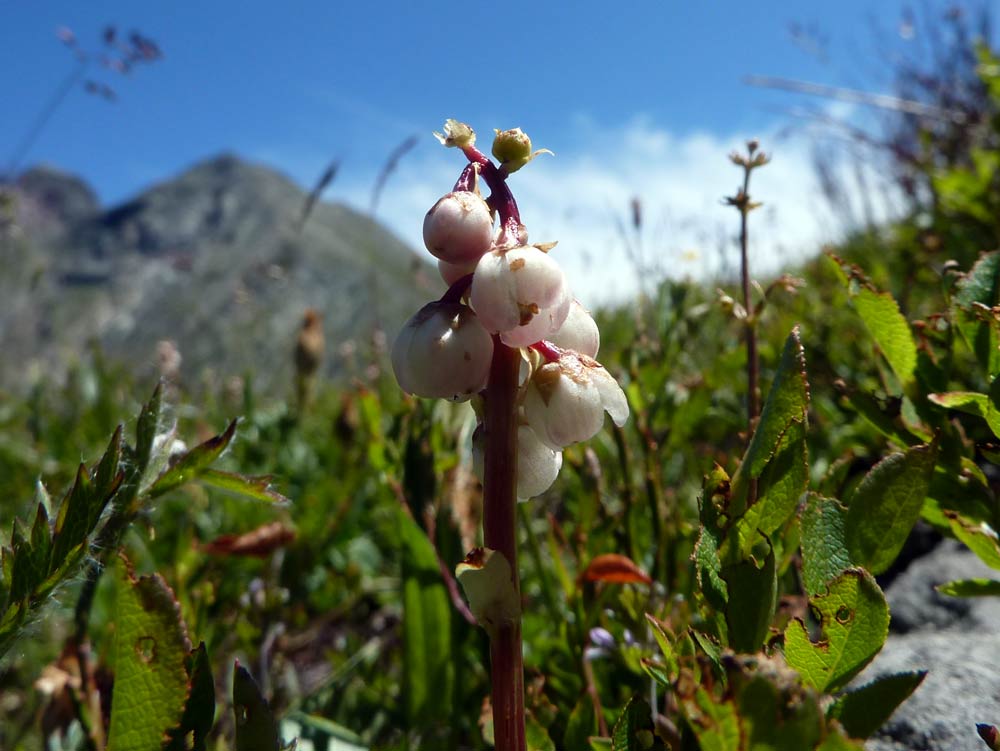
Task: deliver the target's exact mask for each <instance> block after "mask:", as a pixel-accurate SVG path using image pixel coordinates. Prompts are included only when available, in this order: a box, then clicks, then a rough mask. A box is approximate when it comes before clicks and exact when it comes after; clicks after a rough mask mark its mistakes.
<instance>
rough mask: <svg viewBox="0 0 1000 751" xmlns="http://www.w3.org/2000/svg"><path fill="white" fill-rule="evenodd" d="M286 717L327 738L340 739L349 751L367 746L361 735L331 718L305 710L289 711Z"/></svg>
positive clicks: (346, 750)
mask: <svg viewBox="0 0 1000 751" xmlns="http://www.w3.org/2000/svg"><path fill="white" fill-rule="evenodd" d="M286 719H289V720H291V721H292V722H297V723H299V724H300V725H302V726H303V727H305V728H309V729H310V730H312V731H314V732H318V733H322V734H323V735H325V736H327V737H328V738H332V739H333V740H336V741H340V742H341V744H343V745H344V751H351V750H352V749H354V748H358V749H367V748H368V746H366V745H365V744H364V742H363V741H362V739H361V736H360V735H358V734H357V733H355V732H354V731H353V730H351V729H350V728H345V727H344V726H343V725H341V724H340V723H337V722H334V721H333V720H328V719H327V718H325V717H320V716H318V715H314V714H307V713H306V712H290V713H289V714H288V715H287V717H286ZM334 748H338V749H339V748H340V746H336V745H335V746H334Z"/></svg>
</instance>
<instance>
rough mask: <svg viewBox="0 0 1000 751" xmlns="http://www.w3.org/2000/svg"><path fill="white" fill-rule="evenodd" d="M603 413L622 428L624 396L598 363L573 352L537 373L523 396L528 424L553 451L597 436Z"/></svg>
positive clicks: (563, 353) (624, 418) (626, 405)
mask: <svg viewBox="0 0 1000 751" xmlns="http://www.w3.org/2000/svg"><path fill="white" fill-rule="evenodd" d="M605 411H607V413H608V414H609V415H611V419H612V420H614V423H615V425H618V426H619V427H621V426H622V425H624V424H625V421H626V420H627V419H628V402H627V401H626V399H625V394H624V392H623V391H622V390H621V387H620V386H619V385H618V383H617V382H616V381H615V379H614V378H612V377H611V374H610V373H608V371H606V370H605V369H604V367H603V366H602V365H601V364H600V363H599V362H597V361H596V360H594V359H593V358H591V357H587V356H586V355H581V354H578V353H576V352H572V351H569V350H566V351H563V352H562V355H561V356H560V357H559V359H558V360H556V361H555V362H548V363H546V364H545V365H543V366H542V367H540V368H539V369H538V370H537V371H535V374H534V375H533V376H532V378H531V381H530V382H529V383H528V388H527V390H526V392H525V395H524V414H525V417H526V418H527V420H528V424H529V425H530V426H531V427H532V429H533V430H534V431H535V433H536V434H537V435H538V437H539V438H540V439H541V440H542V441H543V442H544V443H545V444H547V445H548V446H550V447H551V448H553V449H562V448H564V447H566V446H569V445H570V444H571V443H578V442H579V441H586V440H588V439H589V438H592V437H593V436H595V435H596V434H597V432H598V431H599V430H600V429H601V426H602V425H603V424H604V412H605Z"/></svg>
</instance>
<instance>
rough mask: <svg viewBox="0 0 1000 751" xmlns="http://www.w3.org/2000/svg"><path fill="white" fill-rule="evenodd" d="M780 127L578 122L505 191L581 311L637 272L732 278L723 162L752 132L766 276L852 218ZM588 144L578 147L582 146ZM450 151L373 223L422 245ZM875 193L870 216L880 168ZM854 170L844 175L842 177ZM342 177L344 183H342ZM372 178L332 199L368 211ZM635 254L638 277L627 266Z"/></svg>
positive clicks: (433, 156) (446, 180)
mask: <svg viewBox="0 0 1000 751" xmlns="http://www.w3.org/2000/svg"><path fill="white" fill-rule="evenodd" d="M779 132H780V131H779V128H778V126H775V127H774V128H773V129H771V130H770V131H769V132H765V133H761V134H733V135H732V136H719V135H714V134H709V133H693V134H688V135H675V134H672V133H671V132H670V131H668V130H667V129H665V128H662V127H658V126H656V125H655V124H653V123H651V122H650V121H649V120H647V119H642V118H638V119H635V120H632V121H630V122H628V123H626V124H624V125H621V126H619V127H599V126H597V125H596V124H594V123H593V122H592V121H589V120H586V119H583V118H577V119H576V120H575V123H574V128H573V132H572V134H571V135H572V140H573V142H574V143H578V144H581V148H578V149H575V150H565V149H564V150H559V149H558V148H556V147H557V146H558V144H547V143H546V144H538V145H539V146H550V147H553V149H554V150H556V152H557V155H556V156H555V157H550V156H543V157H540V158H539V159H537V160H536V161H534V162H532V163H531V164H530V165H529V166H528V167H526V168H525V169H523V170H521V171H520V172H518V173H516V174H515V175H513V176H512V177H511V179H510V184H511V187H512V189H513V191H514V194H515V196H516V197H517V200H518V203H519V206H520V209H521V216H522V220H523V221H524V222H525V224H526V225H527V227H528V230H529V232H530V235H531V238H532V239H533V240H536V241H551V240H558V241H559V247H557V248H556V249H555V250H553V251H552V253H553V255H554V256H555V257H557V258H558V259H559V261H560V262H561V263H562V264H563V267H564V268H565V270H566V272H567V274H568V276H569V278H570V280H571V283H572V285H573V288H574V290H575V291H576V292H577V295H578V296H579V297H580V298H581V299H582V300H583V302H584V303H585V304H588V305H591V306H596V305H599V304H602V303H605V302H610V301H614V300H621V299H624V298H625V297H626V296H627V295H629V294H634V292H635V290H636V289H637V286H638V284H639V278H640V276H641V277H643V278H644V279H645V280H647V282H652V281H655V280H656V279H658V278H662V277H663V276H666V275H669V276H672V277H684V276H691V277H697V278H709V277H714V276H720V275H723V276H724V275H729V276H732V274H734V273H735V272H736V270H738V266H739V255H738V249H737V246H736V242H735V239H736V233H737V230H738V225H739V219H738V214H737V212H736V211H735V209H733V208H730V207H727V206H724V205H723V202H722V199H723V197H724V196H726V195H732V194H733V193H734V192H735V191H736V189H737V187H738V186H739V185H740V182H741V179H742V172H741V170H740V169H739V168H738V167H736V166H735V165H733V164H732V163H731V162H730V161H729V158H728V154H729V153H730V152H731V151H732V150H734V149H736V148H742V147H743V144H744V142H745V140H746V138H747V137H748V136H751V135H753V136H759V137H760V142H761V146H762V148H763V149H764V150H765V151H767V152H768V153H770V154H772V156H773V159H772V162H771V163H770V164H769V165H768V166H766V167H765V168H763V169H761V170H758V171H756V172H755V173H754V175H753V181H752V183H751V186H750V194H751V196H752V197H753V198H754V199H755V200H760V201H763V202H764V204H765V206H764V208H762V209H761V210H759V211H757V212H755V213H754V214H753V215H751V266H752V270H753V271H754V273H755V275H757V276H759V277H764V276H767V275H770V274H774V273H777V272H778V271H780V270H782V269H784V268H787V267H789V266H790V265H793V264H795V263H796V262H798V261H800V260H802V259H804V258H806V257H808V256H810V255H813V254H815V253H816V252H817V251H818V250H819V248H820V247H821V245H822V244H824V243H826V242H830V241H834V240H836V239H837V238H838V237H839V236H841V235H842V233H843V232H844V230H845V229H847V226H848V225H849V224H850V222H851V219H850V216H844V215H845V214H856V213H857V211H856V207H857V205H858V202H857V201H854V200H852V199H850V198H849V199H848V206H847V207H842V209H841V210H839V211H838V212H837V214H838V215H837V216H834V210H833V209H832V208H831V207H830V205H829V203H828V202H827V201H825V199H824V198H823V196H822V195H821V192H820V188H819V183H818V180H817V177H816V172H815V169H814V167H813V160H812V157H811V154H812V141H811V140H810V138H809V137H808V136H807V135H805V134H802V135H798V136H794V137H787V136H779ZM584 146H585V148H584ZM462 164H463V163H462V159H461V155H460V154H459V153H458V152H457V151H448V152H445V151H444V150H443V149H442V150H437V151H435V150H433V149H432V150H429V151H428V150H426V149H421V150H420V152H419V153H418V154H417V155H413V156H411V157H409V158H404V159H403V160H402V161H401V163H400V165H399V169H398V171H397V172H396V173H395V174H393V175H392V177H391V178H390V182H389V184H388V185H387V186H386V189H385V190H384V192H383V194H382V198H381V203H380V206H379V210H378V218H379V219H380V220H381V221H383V222H385V223H386V224H387V225H388V226H389V227H390V228H392V229H393V230H394V231H395V232H396V233H397V234H398V235H400V236H401V237H402V238H404V239H405V240H407V241H408V242H409V243H411V244H412V245H413V247H414V248H417V249H419V248H422V242H421V226H422V221H423V216H424V213H425V212H426V210H427V209H428V208H429V207H430V206H431V205H432V204H433V203H434V202H435V200H437V198H438V197H440V195H442V194H443V193H445V192H447V190H448V189H449V188H450V187H451V184H452V183H453V181H454V180H455V178H456V177H457V176H458V173H459V171H460V170H461V167H462ZM862 169H863V171H864V172H865V178H866V180H867V181H868V184H869V187H872V186H879V187H878V188H877V189H876V190H873V191H872V192H873V194H874V195H875V198H876V199H878V200H874V203H875V206H876V209H875V213H876V217H875V218H876V219H878V218H884V217H885V215H886V211H887V209H886V208H885V206H886V201H885V200H883V199H881V198H879V196H880V195H882V193H883V188H882V187H881V185H880V182H881V181H880V180H879V178H878V175H877V174H876V171H875V169H874V168H873V167H871V166H870V165H865V166H864V167H863V168H862ZM851 174H852V173H851V171H850V170H847V171H844V170H843V168H841V171H840V176H841V177H842V178H844V179H845V180H847V181H848V182H846V183H845V184H848V185H849V184H851V183H850V182H849V181H850V180H852V179H853V178H852V177H851ZM345 179H347V178H345ZM373 181H374V174H373V175H372V176H370V177H366V179H365V181H364V182H363V183H362V182H360V181H359V182H341V183H340V184H338V185H337V186H336V187H335V188H334V189H333V191H332V193H333V194H334V195H335V196H336V197H338V198H341V199H343V200H347V201H348V202H349V203H351V204H353V205H355V206H357V207H359V208H365V209H366V208H367V206H368V204H369V200H370V192H371V184H372V182H373ZM633 197H635V198H638V199H639V201H640V202H641V206H642V213H643V224H642V229H641V231H640V232H639V233H636V232H634V231H633V228H632V225H631V209H630V204H631V201H632V199H633ZM629 248H631V249H632V253H631V257H632V258H635V257H636V255H637V254H638V255H639V256H640V258H639V260H640V261H641V264H642V267H643V268H642V269H641V270H640V271H637V269H636V266H635V264H634V263H633V262H632V261H630V251H629Z"/></svg>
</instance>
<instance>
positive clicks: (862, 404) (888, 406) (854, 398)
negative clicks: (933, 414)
mask: <svg viewBox="0 0 1000 751" xmlns="http://www.w3.org/2000/svg"><path fill="white" fill-rule="evenodd" d="M839 390H840V392H841V393H842V394H843V395H844V396H845V397H847V401H848V402H849V403H850V405H851V407H853V408H854V409H855V410H856V411H857V412H858V414H859V415H861V416H862V417H863V418H865V420H867V421H868V423H869V424H870V425H871V426H872V427H874V428H875V429H876V430H878V431H879V432H880V433H882V435H884V436H885V437H886V438H889V439H890V440H893V441H895V442H896V443H899V444H901V445H903V446H913V445H916V444H918V443H923V442H924V441H925V440H929V439H924V438H922V437H921V436H919V435H917V434H916V433H914V432H913V430H912V429H911V427H909V426H907V425H906V424H905V423H904V422H903V419H902V416H901V409H902V406H901V404H900V402H899V399H887V400H880V399H876V398H875V397H874V396H873V395H871V394H869V393H867V392H865V391H862V390H861V389H856V388H852V387H850V386H846V385H843V386H841V387H840V388H839Z"/></svg>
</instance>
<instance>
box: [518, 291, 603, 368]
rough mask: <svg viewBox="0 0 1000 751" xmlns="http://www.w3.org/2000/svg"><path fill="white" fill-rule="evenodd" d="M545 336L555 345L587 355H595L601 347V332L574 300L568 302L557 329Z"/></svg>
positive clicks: (585, 310)
mask: <svg viewBox="0 0 1000 751" xmlns="http://www.w3.org/2000/svg"><path fill="white" fill-rule="evenodd" d="M546 338H547V339H548V340H549V341H550V342H552V343H553V344H554V345H556V346H557V347H561V348H562V349H571V350H573V351H574V352H579V353H580V354H581V355H587V357H597V351H598V350H599V349H600V347H601V332H600V331H599V330H598V328H597V323H596V322H595V321H594V319H593V318H592V317H591V315H590V313H588V312H587V309H586V308H584V307H583V306H582V305H581V304H580V303H579V302H577V301H576V300H573V302H572V303H571V304H570V308H569V314H568V315H567V316H566V320H565V321H564V322H563V324H562V326H560V328H559V330H558V331H556V332H555V333H554V334H552V335H551V336H549V337H546ZM532 343H534V342H532Z"/></svg>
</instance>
